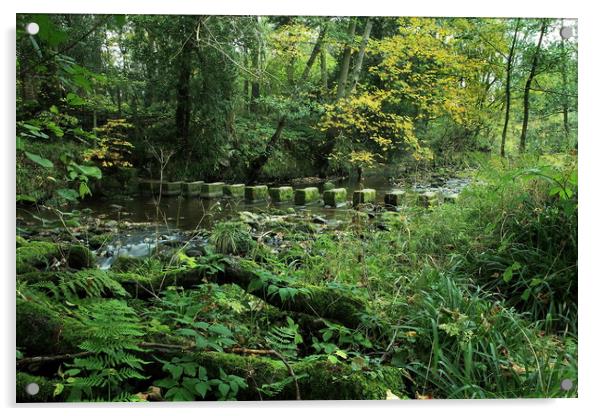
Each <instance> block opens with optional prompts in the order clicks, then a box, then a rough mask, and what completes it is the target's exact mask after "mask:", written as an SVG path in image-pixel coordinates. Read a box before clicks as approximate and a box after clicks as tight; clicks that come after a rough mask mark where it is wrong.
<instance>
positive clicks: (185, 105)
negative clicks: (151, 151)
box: [176, 42, 192, 148]
mask: <svg viewBox="0 0 602 416" xmlns="http://www.w3.org/2000/svg"><path fill="white" fill-rule="evenodd" d="M177 62H178V65H179V77H178V85H177V87H176V100H177V103H176V135H177V137H178V139H180V140H182V143H183V144H184V147H185V148H188V145H189V143H188V135H189V128H190V112H191V103H190V75H191V69H192V68H191V49H190V45H189V42H186V43H185V44H184V47H183V48H182V52H181V55H180V59H179V60H178V61H177Z"/></svg>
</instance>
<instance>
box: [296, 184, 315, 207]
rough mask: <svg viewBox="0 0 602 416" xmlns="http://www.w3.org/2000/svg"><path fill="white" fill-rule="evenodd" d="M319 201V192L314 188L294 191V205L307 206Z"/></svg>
mask: <svg viewBox="0 0 602 416" xmlns="http://www.w3.org/2000/svg"><path fill="white" fill-rule="evenodd" d="M319 199H320V190H319V189H318V188H316V187H309V188H303V189H295V204H296V205H307V204H311V203H312V202H316V201H317V200H319Z"/></svg>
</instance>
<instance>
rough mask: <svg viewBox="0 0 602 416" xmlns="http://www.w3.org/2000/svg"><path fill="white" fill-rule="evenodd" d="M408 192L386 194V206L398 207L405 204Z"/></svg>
mask: <svg viewBox="0 0 602 416" xmlns="http://www.w3.org/2000/svg"><path fill="white" fill-rule="evenodd" d="M405 195H406V192H405V191H402V190H394V191H390V192H387V193H386V194H385V205H388V206H391V207H398V206H400V205H402V204H403V200H404V198H405Z"/></svg>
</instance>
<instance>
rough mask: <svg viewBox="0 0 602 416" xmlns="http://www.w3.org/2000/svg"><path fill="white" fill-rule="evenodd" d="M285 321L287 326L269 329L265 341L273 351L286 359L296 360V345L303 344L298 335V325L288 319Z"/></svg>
mask: <svg viewBox="0 0 602 416" xmlns="http://www.w3.org/2000/svg"><path fill="white" fill-rule="evenodd" d="M286 320H287V324H288V326H283V327H274V328H271V329H270V331H269V332H268V334H267V335H266V337H265V340H266V342H267V343H268V345H269V346H270V348H272V349H273V350H276V351H278V352H279V353H281V354H282V355H284V356H286V357H288V358H296V357H297V345H298V344H301V343H302V342H303V338H302V337H301V334H299V325H297V324H295V322H294V321H293V320H292V319H291V318H289V317H287V318H286Z"/></svg>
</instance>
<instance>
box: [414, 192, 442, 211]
mask: <svg viewBox="0 0 602 416" xmlns="http://www.w3.org/2000/svg"><path fill="white" fill-rule="evenodd" d="M438 204H439V197H438V196H437V194H436V193H435V192H425V193H423V194H419V195H418V205H420V206H422V207H425V208H429V207H433V206H435V205H438Z"/></svg>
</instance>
